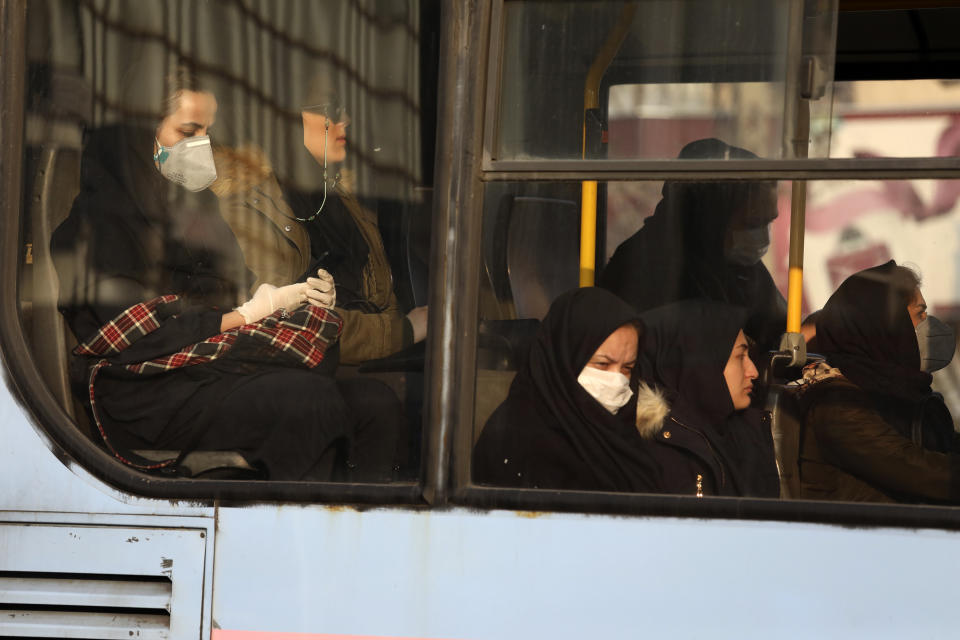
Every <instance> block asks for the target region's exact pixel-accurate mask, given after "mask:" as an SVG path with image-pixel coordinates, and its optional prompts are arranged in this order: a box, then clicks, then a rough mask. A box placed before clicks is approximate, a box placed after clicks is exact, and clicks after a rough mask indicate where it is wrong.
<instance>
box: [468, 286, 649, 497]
mask: <svg viewBox="0 0 960 640" xmlns="http://www.w3.org/2000/svg"><path fill="white" fill-rule="evenodd" d="M627 324H633V325H635V326H637V327H638V331H639V333H640V339H641V341H642V339H643V331H642V324H641V323H640V321H639V318H638V317H637V314H636V312H635V311H634V310H633V309H632V308H631V307H630V306H629V305H628V304H626V303H625V302H623V301H622V300H620V299H619V298H617V297H616V296H614V295H613V294H611V293H609V292H607V291H604V290H602V289H597V288H592V287H591V288H582V289H575V290H573V291H570V292H567V293H565V294H563V295H561V296H560V297H558V298H557V299H556V300H555V301H554V303H553V304H552V305H551V307H550V310H549V312H548V313H547V315H546V317H545V318H544V320H543V324H542V325H541V327H540V329H539V331H538V333H537V335H536V337H535V338H534V341H533V344H532V346H531V348H530V355H529V358H528V360H527V363H526V365H525V366H524V368H523V369H522V370H521V371H520V372H519V373H518V374H517V376H516V378H514V381H513V384H512V385H511V387H510V393H509V395H508V396H507V399H506V401H504V403H503V404H502V405H501V406H500V407H499V408H498V409H497V411H496V412H494V414H493V416H491V418H490V420H489V421H488V422H487V425H486V427H485V428H484V432H483V434H482V435H481V437H480V440H479V442H478V444H477V448H476V450H475V452H474V463H475V467H474V477H475V478H476V479H478V480H480V481H483V482H490V483H494V484H508V485H513V486H517V485H520V486H539V487H543V488H546V487H551V488H568V489H597V490H606V491H644V490H650V489H651V488H652V487H654V482H655V478H656V472H655V463H654V462H653V461H652V459H651V458H650V456H649V454H648V453H647V451H646V450H645V447H644V443H643V442H642V440H641V438H640V435H639V433H637V430H636V427H635V425H634V420H635V414H636V399H635V397H634V398H631V400H630V402H628V403H627V405H626V406H624V407H622V408H621V409H620V410H619V411H618V412H617V413H616V414H611V413H610V412H609V411H607V410H606V409H604V408H603V406H601V405H600V403H598V402H597V401H596V400H595V399H594V398H593V397H592V396H591V395H590V394H589V393H587V391H586V390H584V389H583V387H582V386H580V383H579V382H578V381H577V377H578V376H579V375H580V372H581V371H582V370H583V368H584V367H585V366H586V364H587V362H589V360H590V358H591V357H592V356H593V354H594V353H595V352H596V350H597V348H598V347H599V346H600V345H601V344H602V343H603V342H604V341H605V340H606V339H607V337H608V336H610V334H611V333H613V332H614V331H615V330H617V329H618V328H619V327H622V326H624V325H627ZM631 386H632V387H633V388H634V389H635V388H636V383H635V382H633V383H632V385H631ZM514 470H516V472H514ZM517 473H520V474H521V477H520V479H519V480H518V479H517Z"/></svg>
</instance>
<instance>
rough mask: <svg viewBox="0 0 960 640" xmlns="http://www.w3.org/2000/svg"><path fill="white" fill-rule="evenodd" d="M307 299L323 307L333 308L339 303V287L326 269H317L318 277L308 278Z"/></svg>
mask: <svg viewBox="0 0 960 640" xmlns="http://www.w3.org/2000/svg"><path fill="white" fill-rule="evenodd" d="M307 284H308V285H310V288H309V289H307V299H308V300H309V301H310V304H312V305H314V306H317V307H320V308H322V309H333V307H334V306H336V304H337V289H336V286H334V284H333V276H332V275H330V274H329V273H327V272H326V271H325V270H323V269H320V270H319V271H317V277H316V278H307Z"/></svg>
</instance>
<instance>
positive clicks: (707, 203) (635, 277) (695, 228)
mask: <svg viewBox="0 0 960 640" xmlns="http://www.w3.org/2000/svg"><path fill="white" fill-rule="evenodd" d="M756 157H757V156H756V155H755V154H753V153H751V152H750V151H747V150H746V149H741V148H739V147H734V146H731V145H728V144H726V143H725V142H722V141H720V140H717V139H715V138H709V139H705V140H696V141H694V142H691V143H689V144H688V145H686V146H685V147H684V148H683V150H681V152H680V155H679V158H681V159H710V158H713V159H737V160H743V159H751V158H756ZM662 193H663V199H662V200H661V201H660V202H659V203H658V204H657V208H656V210H655V211H654V214H653V215H652V216H651V217H650V218H648V219H647V220H646V221H645V222H644V225H643V227H642V228H641V229H640V230H639V231H638V232H637V233H635V234H634V235H633V236H631V237H630V238H628V239H627V240H626V241H624V242H623V243H622V244H621V245H620V246H619V247H617V250H616V252H614V254H613V256H612V257H611V258H610V262H609V263H608V264H607V266H606V268H605V269H604V271H603V273H602V274H601V280H600V285H601V286H602V287H604V288H606V289H610V290H611V291H613V292H614V293H616V294H617V295H619V296H620V297H621V298H623V299H624V300H626V301H627V302H629V303H630V304H632V305H633V306H634V307H636V308H637V309H638V310H639V311H646V310H648V309H653V308H656V307H659V306H662V305H665V304H668V303H670V302H676V301H678V300H686V299H705V300H717V301H721V302H729V303H731V304H736V305H740V306H743V307H745V308H746V309H747V310H748V316H749V317H748V321H747V324H746V333H747V334H748V335H750V336H751V337H752V338H754V339H755V340H756V341H757V342H759V343H760V344H761V346H762V347H764V348H775V347H776V345H777V343H778V339H779V336H780V334H781V333H782V332H783V329H784V326H785V322H786V303H785V302H784V300H783V296H782V295H780V293H779V291H777V288H776V286H775V285H774V283H773V279H772V278H771V277H770V273H769V272H768V271H767V268H766V267H765V266H764V265H763V263H762V262H758V263H756V264H753V265H749V266H743V265H738V264H733V263H731V262H729V261H728V260H727V259H726V257H725V251H724V250H725V242H726V238H727V234H728V231H729V229H730V226H731V223H733V222H734V221H737V222H738V223H739V224H741V225H746V226H748V227H760V226H763V225H765V224H767V223H769V222H771V221H772V220H773V219H775V218H776V217H777V202H776V184H775V183H773V182H678V181H667V182H665V183H664V185H663V191H662Z"/></svg>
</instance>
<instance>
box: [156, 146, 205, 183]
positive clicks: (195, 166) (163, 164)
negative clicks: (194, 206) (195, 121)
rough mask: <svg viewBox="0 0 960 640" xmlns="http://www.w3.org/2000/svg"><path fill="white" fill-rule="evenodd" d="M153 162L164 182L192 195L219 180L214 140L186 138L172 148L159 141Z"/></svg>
mask: <svg viewBox="0 0 960 640" xmlns="http://www.w3.org/2000/svg"><path fill="white" fill-rule="evenodd" d="M153 159H154V161H155V162H156V163H157V164H158V165H159V167H160V173H161V174H163V177H164V178H166V179H167V180H169V181H170V182H172V183H174V184H178V185H180V186H181V187H183V188H184V189H187V190H189V191H203V190H204V189H206V188H207V187H209V186H210V185H211V184H213V181H214V180H216V179H217V167H216V165H215V164H214V163H213V149H212V148H211V146H210V136H194V137H192V138H184V139H183V140H181V141H180V142H178V143H177V144H175V145H173V146H172V147H165V146H163V145H162V144H160V141H159V140H158V141H157V152H156V153H154V154H153Z"/></svg>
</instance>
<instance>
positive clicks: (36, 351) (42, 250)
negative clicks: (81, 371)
mask: <svg viewBox="0 0 960 640" xmlns="http://www.w3.org/2000/svg"><path fill="white" fill-rule="evenodd" d="M79 191H80V151H79V150H78V149H72V148H66V147H59V146H47V147H45V148H44V149H43V150H42V151H41V152H40V157H39V163H38V167H37V171H36V176H35V179H34V183H33V189H32V196H33V197H32V198H31V200H30V222H31V226H32V230H33V278H32V279H33V282H32V291H33V300H32V314H31V324H32V327H31V336H32V344H31V347H32V349H33V356H34V359H35V361H36V364H37V369H38V370H39V371H40V375H41V377H42V378H43V380H44V382H46V383H47V386H48V387H49V388H50V390H51V391H52V392H53V395H54V397H56V399H57V400H59V401H60V404H61V406H63V408H64V409H65V410H66V411H67V413H68V414H70V415H71V416H73V417H77V415H76V413H77V412H76V411H75V410H74V405H73V396H72V394H71V393H70V382H69V378H68V375H67V353H68V352H69V350H70V349H71V348H72V346H73V345H74V344H76V342H75V340H74V339H73V336H72V334H71V333H70V330H69V329H68V328H67V326H66V323H65V322H64V319H63V316H62V315H61V314H60V312H59V311H58V310H57V295H58V291H59V281H58V279H57V272H56V270H55V269H54V266H53V259H52V257H51V255H50V238H51V236H52V235H53V232H54V230H55V229H56V228H57V227H58V226H59V225H60V223H61V222H63V221H64V219H66V217H67V215H68V214H69V213H70V207H71V205H72V204H73V200H74V198H75V197H76V196H77V193H79ZM71 343H72V344H71Z"/></svg>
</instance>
